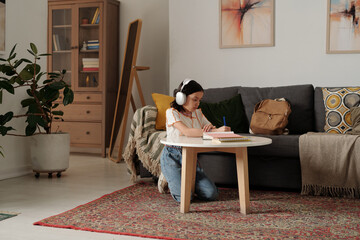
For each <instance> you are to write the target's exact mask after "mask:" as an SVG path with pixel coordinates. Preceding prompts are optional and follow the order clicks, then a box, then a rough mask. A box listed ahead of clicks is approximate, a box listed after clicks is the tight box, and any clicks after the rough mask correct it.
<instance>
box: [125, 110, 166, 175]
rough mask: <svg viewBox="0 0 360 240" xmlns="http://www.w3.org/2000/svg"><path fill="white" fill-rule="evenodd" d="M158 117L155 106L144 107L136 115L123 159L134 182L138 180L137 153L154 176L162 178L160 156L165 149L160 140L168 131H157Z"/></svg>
mask: <svg viewBox="0 0 360 240" xmlns="http://www.w3.org/2000/svg"><path fill="white" fill-rule="evenodd" d="M156 115H157V109H156V107H154V106H145V107H142V108H140V109H137V110H136V112H135V114H134V117H133V120H132V123H131V129H130V134H129V140H128V143H127V145H126V147H125V151H124V153H123V158H124V160H125V162H126V164H127V165H128V168H129V170H130V171H131V174H132V177H131V180H132V181H135V180H136V168H135V164H136V157H135V153H136V154H137V155H138V158H139V160H140V161H141V163H142V164H143V166H144V167H145V168H146V169H147V170H148V171H149V172H150V173H151V174H152V175H154V176H156V177H159V176H160V173H161V167H160V155H161V152H162V150H163V148H164V145H163V144H161V143H160V139H162V138H164V137H166V131H158V130H156V129H155V120H156Z"/></svg>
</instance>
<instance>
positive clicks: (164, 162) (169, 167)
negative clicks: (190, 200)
mask: <svg viewBox="0 0 360 240" xmlns="http://www.w3.org/2000/svg"><path fill="white" fill-rule="evenodd" d="M181 160H182V150H181V147H175V146H171V147H170V146H165V147H164V150H163V152H162V155H161V158H160V163H161V171H162V173H163V174H164V176H165V178H166V180H167V182H168V186H169V189H170V193H171V195H172V197H173V198H174V199H175V200H176V201H177V202H180V192H181ZM195 194H196V196H197V197H198V198H200V199H202V200H208V201H211V200H216V199H217V198H218V195H219V192H218V189H217V188H216V186H215V184H214V183H213V182H212V181H211V180H210V179H209V178H208V177H207V176H206V175H205V173H204V171H203V169H202V168H200V167H199V164H197V167H196V179H195ZM191 197H193V196H191Z"/></svg>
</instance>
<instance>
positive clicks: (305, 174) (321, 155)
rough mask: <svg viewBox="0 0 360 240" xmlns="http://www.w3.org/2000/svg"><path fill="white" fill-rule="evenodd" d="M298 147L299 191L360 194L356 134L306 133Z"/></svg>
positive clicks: (359, 138) (359, 141)
mask: <svg viewBox="0 0 360 240" xmlns="http://www.w3.org/2000/svg"><path fill="white" fill-rule="evenodd" d="M299 150H300V163H301V175H302V191H301V193H302V194H304V195H305V194H308V195H324V196H333V197H351V198H359V197H360V135H349V134H330V133H307V134H304V135H301V136H300V140H299Z"/></svg>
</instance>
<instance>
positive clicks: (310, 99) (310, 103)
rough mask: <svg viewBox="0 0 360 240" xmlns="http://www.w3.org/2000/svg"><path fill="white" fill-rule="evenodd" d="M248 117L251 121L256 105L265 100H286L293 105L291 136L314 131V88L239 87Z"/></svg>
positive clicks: (300, 86) (290, 118)
mask: <svg viewBox="0 0 360 240" xmlns="http://www.w3.org/2000/svg"><path fill="white" fill-rule="evenodd" d="M239 93H240V94H241V97H242V100H243V103H244V107H245V112H246V117H247V118H248V121H249V122H250V121H251V116H252V114H253V112H254V107H255V105H256V104H257V103H258V102H260V101H261V100H264V99H275V98H282V97H284V98H286V99H287V100H288V101H289V102H290V104H291V111H292V112H291V114H290V116H289V124H288V126H287V128H288V129H289V131H290V134H303V133H306V132H309V131H313V130H314V87H313V85H311V84H306V85H293V86H282V87H265V88H259V87H239Z"/></svg>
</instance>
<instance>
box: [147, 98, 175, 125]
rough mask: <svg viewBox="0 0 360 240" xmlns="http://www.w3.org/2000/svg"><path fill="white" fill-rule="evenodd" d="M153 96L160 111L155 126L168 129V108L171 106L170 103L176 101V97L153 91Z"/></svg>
mask: <svg viewBox="0 0 360 240" xmlns="http://www.w3.org/2000/svg"><path fill="white" fill-rule="evenodd" d="M151 96H152V99H153V100H154V103H155V105H156V108H157V111H158V113H157V116H156V122H155V128H156V129H157V130H166V126H165V124H166V109H168V108H170V103H171V102H172V101H174V99H175V98H174V97H171V96H168V95H164V94H160V93H153V94H151Z"/></svg>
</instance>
